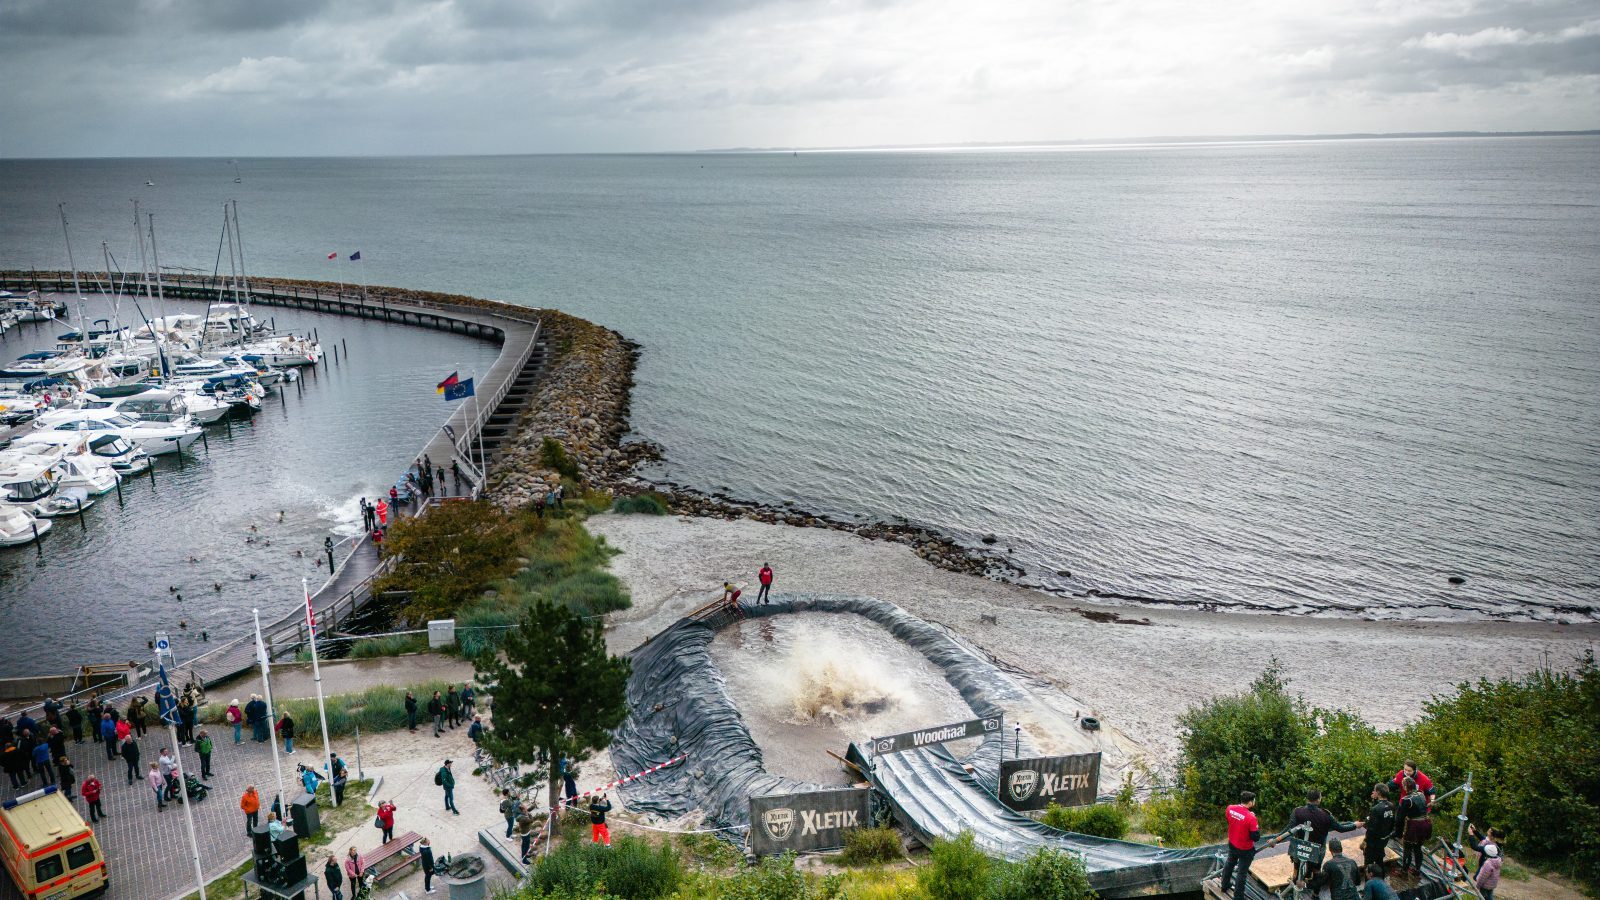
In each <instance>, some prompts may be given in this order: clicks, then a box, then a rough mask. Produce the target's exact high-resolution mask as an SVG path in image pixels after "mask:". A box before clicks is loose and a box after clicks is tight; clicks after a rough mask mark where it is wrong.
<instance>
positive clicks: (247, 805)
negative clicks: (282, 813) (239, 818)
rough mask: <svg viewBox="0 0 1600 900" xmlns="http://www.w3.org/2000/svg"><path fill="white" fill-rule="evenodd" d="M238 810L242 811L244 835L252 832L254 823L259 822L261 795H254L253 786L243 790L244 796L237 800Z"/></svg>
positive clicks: (254, 787)
mask: <svg viewBox="0 0 1600 900" xmlns="http://www.w3.org/2000/svg"><path fill="white" fill-rule="evenodd" d="M239 808H240V809H242V810H244V833H245V834H250V833H252V832H254V831H255V827H256V823H257V822H259V821H260V820H261V819H260V817H261V795H260V794H257V793H256V786H255V785H253V784H252V785H249V786H248V787H246V788H245V789H244V796H242V797H240V798H239Z"/></svg>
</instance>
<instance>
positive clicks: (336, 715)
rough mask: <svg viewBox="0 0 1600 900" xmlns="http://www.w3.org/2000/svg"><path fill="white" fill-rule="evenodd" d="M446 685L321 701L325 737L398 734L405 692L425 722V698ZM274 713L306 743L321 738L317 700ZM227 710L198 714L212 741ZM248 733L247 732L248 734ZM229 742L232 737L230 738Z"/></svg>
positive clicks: (284, 705)
mask: <svg viewBox="0 0 1600 900" xmlns="http://www.w3.org/2000/svg"><path fill="white" fill-rule="evenodd" d="M449 687H450V686H449V684H448V683H446V682H443V681H425V682H422V683H420V684H414V685H411V686H410V687H409V688H403V687H392V686H390V685H378V686H376V687H370V688H367V689H366V690H364V691H358V692H356V693H354V694H334V695H332V696H330V697H327V698H325V699H324V703H323V705H324V707H325V708H326V710H327V714H328V737H330V738H344V737H349V736H350V735H353V734H355V731H356V727H357V726H360V728H361V730H362V731H364V732H367V733H369V734H370V733H372V732H377V731H397V730H399V729H401V728H404V727H406V707H405V699H406V691H407V690H410V691H411V692H412V693H414V694H416V695H417V704H418V706H419V712H418V717H419V718H423V719H425V718H427V712H426V708H427V705H428V698H430V697H432V696H433V692H434V691H446V690H448V689H449ZM273 707H274V712H276V713H277V714H278V715H279V716H282V715H283V714H284V712H288V713H289V715H290V716H292V717H293V718H294V724H295V734H296V735H298V736H299V737H300V738H302V739H309V738H310V737H311V736H313V735H317V734H320V727H319V724H320V723H319V722H318V718H317V701H316V700H277V701H275V702H274V703H273ZM227 710H228V708H227V707H226V706H223V705H218V704H215V703H208V704H206V706H205V707H204V708H202V709H201V710H200V719H201V721H202V722H204V723H205V724H206V725H207V726H209V727H212V728H216V729H218V730H217V731H216V732H215V733H214V734H213V737H215V738H217V739H219V740H220V739H222V738H223V737H224V736H225V731H224V729H227V728H228V725H227V724H226V723H225V722H224V721H223V716H224V715H225V714H226V713H227ZM246 733H248V730H247V732H246ZM229 739H230V740H231V736H229Z"/></svg>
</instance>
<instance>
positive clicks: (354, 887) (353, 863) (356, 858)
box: [344, 847, 366, 895]
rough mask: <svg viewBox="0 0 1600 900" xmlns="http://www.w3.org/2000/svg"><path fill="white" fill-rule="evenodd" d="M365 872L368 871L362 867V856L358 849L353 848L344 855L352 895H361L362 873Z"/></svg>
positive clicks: (345, 869) (345, 872) (346, 875)
mask: <svg viewBox="0 0 1600 900" xmlns="http://www.w3.org/2000/svg"><path fill="white" fill-rule="evenodd" d="M364 871H366V870H365V869H364V868H362V866H361V854H359V853H357V852H356V848H354V847H351V848H350V850H349V851H348V852H347V853H345V855H344V875H345V877H346V878H348V879H350V893H351V894H352V895H359V894H360V893H361V873H362V872H364Z"/></svg>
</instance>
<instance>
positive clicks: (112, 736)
mask: <svg viewBox="0 0 1600 900" xmlns="http://www.w3.org/2000/svg"><path fill="white" fill-rule="evenodd" d="M100 740H101V742H102V743H104V744H105V745H106V761H107V762H110V761H111V760H114V759H116V758H117V723H115V722H113V721H111V713H108V712H105V713H101V714H100ZM128 783H129V784H132V783H133V782H131V781H130V782H128Z"/></svg>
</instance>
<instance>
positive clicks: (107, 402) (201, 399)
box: [74, 382, 229, 425]
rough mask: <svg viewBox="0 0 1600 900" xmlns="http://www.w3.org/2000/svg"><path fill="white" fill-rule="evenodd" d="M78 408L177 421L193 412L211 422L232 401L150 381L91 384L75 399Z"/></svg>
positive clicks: (154, 420)
mask: <svg viewBox="0 0 1600 900" xmlns="http://www.w3.org/2000/svg"><path fill="white" fill-rule="evenodd" d="M74 406H75V407H76V408H77V409H114V410H117V411H119V412H125V413H129V414H131V415H135V416H138V417H139V418H141V419H145V420H147V421H150V422H176V421H179V420H180V419H182V418H183V417H184V416H193V417H194V419H195V421H197V422H199V423H200V424H201V425H210V424H211V423H212V422H215V421H217V420H218V419H221V418H222V417H223V416H225V415H227V414H228V408H229V405H228V404H227V403H225V402H222V401H220V400H218V399H216V398H215V397H212V396H210V395H207V394H203V393H189V392H186V391H174V390H163V389H162V388H161V387H160V386H158V385H155V384H148V383H143V382H141V383H138V384H119V385H112V386H110V387H97V388H90V389H89V390H88V391H86V392H84V393H83V394H82V395H80V396H79V397H78V399H77V401H76V402H75V403H74Z"/></svg>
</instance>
